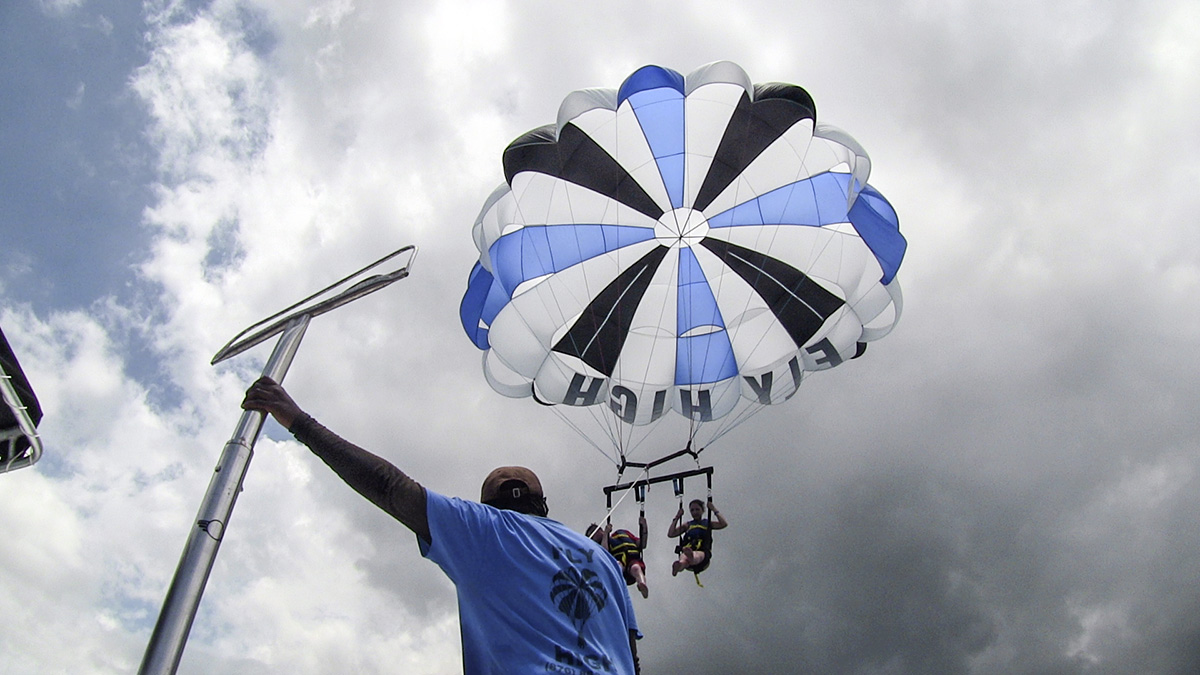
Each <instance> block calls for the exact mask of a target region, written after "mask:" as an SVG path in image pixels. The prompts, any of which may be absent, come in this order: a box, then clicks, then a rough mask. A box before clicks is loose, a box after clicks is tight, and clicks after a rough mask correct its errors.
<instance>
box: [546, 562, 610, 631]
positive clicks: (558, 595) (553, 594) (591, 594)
mask: <svg viewBox="0 0 1200 675" xmlns="http://www.w3.org/2000/svg"><path fill="white" fill-rule="evenodd" d="M550 581H551V584H550V599H551V600H553V601H554V603H555V606H557V607H558V611H560V612H562V613H563V614H566V615H567V617H568V618H569V619H571V623H572V624H573V625H574V626H575V630H576V631H578V633H579V646H580V647H582V646H583V644H584V641H583V626H584V624H586V623H587V621H588V619H590V618H592V615H593V614H594V613H596V612H599V611H600V610H602V609H604V606H605V605H607V604H608V591H607V590H605V588H604V586H603V585H602V584H601V583H600V577H599V575H597V574H596V573H595V572H593V571H592V570H587V569H585V570H582V571H580V570H578V569H576V568H574V567H567V568H565V569H563V570H562V571H560V572H559V573H558V574H555V575H554V578H553V579H551V580H550Z"/></svg>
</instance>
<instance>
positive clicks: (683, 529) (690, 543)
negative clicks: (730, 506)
mask: <svg viewBox="0 0 1200 675" xmlns="http://www.w3.org/2000/svg"><path fill="white" fill-rule="evenodd" d="M688 512H689V513H690V514H691V516H692V519H691V520H690V521H689V522H687V523H684V522H682V519H683V507H682V506H680V507H679V511H678V512H677V513H676V514H675V517H674V518H673V519H672V520H671V526H670V528H669V529H668V530H667V536H668V537H671V538H675V537H679V538H680V539H679V545H678V546H676V547H675V552H676V553H678V554H679V558H678V559H677V560H675V562H673V563H671V576H676V575H678V574H679V573H680V572H682V571H684V570H689V571H691V572H693V573H695V574H696V583H699V582H700V573H701V572H703V571H704V570H706V569H708V566H709V564H710V563H711V562H712V531H713V530H723V529H725V528H726V527H728V526H729V523H728V522H727V521H726V520H725V518H724V516H722V515H721V513H720V512H719V511H717V509H716V507H715V506H713V503H712V499H711V498H709V500H708V512H709V513H710V514H712V519H711V520H710V519H708V518H705V517H704V502H702V501H700V500H699V499H693V500H692V501H691V503H690V504H688Z"/></svg>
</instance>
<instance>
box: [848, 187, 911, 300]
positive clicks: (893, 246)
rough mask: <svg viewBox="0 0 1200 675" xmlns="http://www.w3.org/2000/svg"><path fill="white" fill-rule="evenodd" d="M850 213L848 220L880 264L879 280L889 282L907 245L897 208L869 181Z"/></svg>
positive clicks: (894, 275) (885, 283)
mask: <svg viewBox="0 0 1200 675" xmlns="http://www.w3.org/2000/svg"><path fill="white" fill-rule="evenodd" d="M849 217H850V224H851V225H853V226H854V229H855V231H857V232H858V236H860V237H862V239H863V241H864V242H866V244H867V248H869V249H871V253H874V254H875V259H876V260H878V261H879V266H880V267H882V268H883V277H882V278H881V279H880V282H881V283H883V284H884V285H887V284H890V283H892V279H894V278H895V277H896V272H898V271H899V270H900V263H901V262H902V261H903V260H904V252H905V251H906V250H907V249H908V241H907V240H906V239H905V238H904V235H902V234H900V218H899V216H897V215H896V210H895V209H893V208H892V205H891V203H889V202H888V200H887V199H886V198H885V197H884V196H883V195H882V194H880V192H879V190H876V189H875V188H873V187H871V186H870V185H868V186H866V187H865V188H863V191H862V192H860V193H858V199H856V200H855V201H854V206H851V207H850V214H849Z"/></svg>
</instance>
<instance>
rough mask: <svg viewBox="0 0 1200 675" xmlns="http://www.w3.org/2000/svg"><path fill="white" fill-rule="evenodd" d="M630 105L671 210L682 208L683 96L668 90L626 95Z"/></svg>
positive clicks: (659, 89)
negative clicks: (652, 156)
mask: <svg viewBox="0 0 1200 675" xmlns="http://www.w3.org/2000/svg"><path fill="white" fill-rule="evenodd" d="M629 103H630V106H631V107H632V108H633V112H634V115H636V116H637V120H638V124H640V125H641V127H642V134H643V135H644V136H645V137H646V143H647V144H648V145H649V146H650V151H651V153H652V154H653V155H654V162H655V164H657V165H658V173H659V175H660V176H661V177H662V181H663V186H664V187H666V189H667V195H668V196H669V197H670V198H671V207H672V208H676V209H677V208H680V207H681V206H683V165H684V133H683V132H684V123H683V94H682V93H680V92H678V91H676V90H675V89H673V88H670V87H661V88H658V89H648V90H644V91H639V92H637V93H634V94H632V95H630V97H629Z"/></svg>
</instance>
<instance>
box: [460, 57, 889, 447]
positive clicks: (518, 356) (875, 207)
mask: <svg viewBox="0 0 1200 675" xmlns="http://www.w3.org/2000/svg"><path fill="white" fill-rule="evenodd" d="M503 164H504V175H505V182H504V183H503V184H502V185H500V186H499V187H498V188H497V189H496V190H495V191H494V192H493V193H492V195H491V196H490V197H489V198H488V199H487V200H486V202H485V204H484V206H483V209H482V211H481V212H480V214H479V217H478V219H477V220H476V222H475V225H474V229H473V236H474V239H475V244H476V246H477V248H478V249H479V254H480V255H479V260H478V262H477V263H476V264H475V265H474V268H473V269H472V270H471V273H470V277H469V280H468V285H467V291H466V294H465V295H464V297H463V300H462V304H461V307H460V315H461V319H462V323H463V328H464V329H465V330H466V332H467V335H468V336H469V337H470V338H471V339H472V340H473V341H474V343H475V345H476V346H477V347H479V349H481V350H483V353H484V354H483V371H484V374H485V376H486V378H487V381H488V382H489V383H490V384H491V386H492V388H494V389H495V390H496V391H498V392H500V393H501V394H504V395H506V396H511V397H531V398H533V399H535V400H536V401H538V402H539V403H543V404H546V405H553V406H559V407H561V406H567V407H576V408H586V409H588V410H589V411H590V412H591V413H592V415H593V417H594V418H595V419H596V420H597V421H598V422H599V424H600V426H601V427H602V428H604V429H605V432H604V433H605V434H606V435H607V437H608V438H609V440H610V441H611V446H612V447H613V448H614V449H615V453H616V456H615V458H614V460H616V459H621V460H623V459H624V457H625V456H626V453H627V451H629V450H630V449H631V440H630V439H632V438H633V435H634V430H636V429H638V428H641V427H645V426H646V425H650V424H652V423H655V422H657V421H659V420H661V419H664V418H667V417H671V416H676V417H679V418H682V419H683V420H685V422H686V424H687V428H688V429H689V431H688V432H687V434H688V437H687V441H688V442H689V443H690V442H691V441H693V440H696V438H697V433H698V430H699V429H700V428H702V427H703V426H704V425H706V424H709V423H715V422H720V421H722V420H741V419H744V418H745V417H746V410H748V409H749V410H757V409H759V408H761V407H762V406H766V405H774V404H778V403H781V402H783V401H785V400H787V399H789V398H791V397H792V395H793V394H795V392H796V390H797V388H798V387H799V385H800V383H801V380H802V379H803V378H804V376H805V374H806V373H810V372H813V371H818V370H824V369H828V368H832V367H834V366H837V365H839V364H842V363H844V362H846V361H848V360H849V359H852V358H855V357H856V356H859V355H861V354H862V353H863V351H864V349H865V348H866V344H867V343H868V342H870V341H872V340H876V339H879V338H881V337H883V336H884V335H886V334H887V333H888V332H889V331H890V330H891V329H892V327H893V325H894V324H895V322H896V320H897V319H898V318H899V315H900V308H901V294H900V288H899V283H898V281H897V280H896V275H897V272H898V270H899V267H900V264H901V261H902V260H903V257H904V252H905V248H906V242H905V239H904V237H903V236H902V235H901V234H900V229H899V221H898V218H897V215H896V212H895V210H894V209H893V208H892V206H891V204H889V203H888V201H887V199H885V198H884V196H883V195H882V194H881V193H880V192H879V191H878V190H876V189H875V188H874V187H872V186H870V185H868V183H867V178H868V175H869V173H870V166H871V165H870V160H869V159H868V157H867V154H866V152H865V151H864V150H863V148H862V147H861V146H860V145H859V144H858V143H857V142H856V141H855V140H854V139H853V138H852V137H851V136H850V135H848V134H847V133H845V132H843V131H841V130H839V129H837V128H835V127H832V126H829V125H826V124H819V123H818V122H817V117H816V106H815V104H814V103H813V100H812V97H811V96H809V94H808V92H806V91H805V90H804V89H802V88H801V87H798V86H795V85H790V84H778V83H770V84H751V82H750V79H749V77H748V76H747V75H746V73H745V72H744V71H743V70H742V69H741V68H740V67H739V66H737V65H735V64H733V63H729V62H717V63H713V64H709V65H707V66H703V67H701V68H699V69H697V70H695V71H694V72H692V73H690V74H688V75H687V76H684V75H681V74H680V73H677V72H675V71H673V70H669V69H666V68H661V67H658V66H646V67H643V68H641V69H639V70H638V71H636V72H634V73H633V74H632V75H630V76H629V77H628V78H627V79H626V80H625V82H624V83H622V84H621V86H620V88H618V89H615V90H612V89H587V90H581V91H576V92H574V93H572V94H570V95H568V96H567V97H566V99H565V100H564V101H563V103H562V105H561V107H560V109H559V113H558V121H557V123H556V124H552V125H547V126H544V127H541V128H538V129H535V130H533V131H531V132H529V133H527V134H525V135H524V136H521V137H520V138H518V139H516V140H515V141H513V142H512V144H510V145H509V146H508V148H507V149H506V150H505V151H504V155H503ZM727 427H728V424H726V426H725V427H722V428H727Z"/></svg>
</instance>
